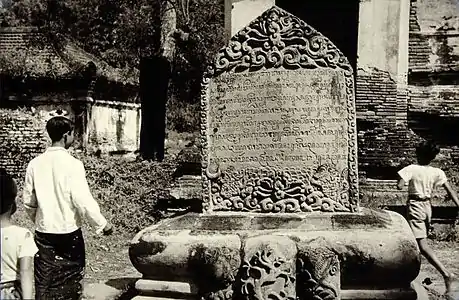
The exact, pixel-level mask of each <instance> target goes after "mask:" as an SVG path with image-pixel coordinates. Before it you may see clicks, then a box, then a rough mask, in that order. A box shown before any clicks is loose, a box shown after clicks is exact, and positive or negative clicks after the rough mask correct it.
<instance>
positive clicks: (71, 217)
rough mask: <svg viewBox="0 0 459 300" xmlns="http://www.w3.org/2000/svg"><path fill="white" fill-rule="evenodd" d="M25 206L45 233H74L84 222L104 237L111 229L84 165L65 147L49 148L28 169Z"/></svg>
mask: <svg viewBox="0 0 459 300" xmlns="http://www.w3.org/2000/svg"><path fill="white" fill-rule="evenodd" d="M23 199H24V206H25V208H26V211H27V212H28V214H29V216H30V217H31V218H32V220H33V221H34V222H35V226H36V230H37V231H39V232H43V233H57V234H59V233H71V232H73V231H75V230H77V229H79V228H81V225H82V218H87V219H88V221H89V222H90V223H91V225H93V226H94V227H95V229H96V233H101V232H102V231H103V229H104V228H105V226H106V225H107V220H106V219H105V218H104V216H102V214H101V212H100V208H99V205H98V204H97V202H96V200H94V198H93V197H92V195H91V192H90V190H89V186H88V183H87V181H86V174H85V169H84V166H83V163H82V162H81V161H79V160H78V159H76V158H75V157H73V156H72V155H70V153H68V151H67V150H66V149H64V148H62V147H49V148H48V149H47V150H46V151H45V152H44V153H43V154H40V155H39V156H37V157H36V158H34V159H32V160H31V161H30V163H29V165H28V166H27V171H26V176H25V184H24V191H23Z"/></svg>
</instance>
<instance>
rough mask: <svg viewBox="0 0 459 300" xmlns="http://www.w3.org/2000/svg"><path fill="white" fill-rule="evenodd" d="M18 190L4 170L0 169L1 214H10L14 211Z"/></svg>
mask: <svg viewBox="0 0 459 300" xmlns="http://www.w3.org/2000/svg"><path fill="white" fill-rule="evenodd" d="M17 193H18V189H17V187H16V182H14V179H13V177H11V176H10V175H9V174H8V173H7V172H6V170H5V169H3V168H0V202H1V209H2V210H1V214H2V215H3V214H4V213H7V212H11V213H12V214H13V213H14V212H15V211H16V196H17Z"/></svg>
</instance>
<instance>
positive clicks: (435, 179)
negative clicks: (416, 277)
mask: <svg viewBox="0 0 459 300" xmlns="http://www.w3.org/2000/svg"><path fill="white" fill-rule="evenodd" d="M438 153H440V148H439V147H438V146H437V145H434V144H433V143H429V142H424V143H421V144H420V145H419V146H418V147H417V148H416V157H417V161H418V163H417V164H412V165H409V166H407V167H405V168H403V169H401V170H400V171H399V172H398V174H399V175H400V180H399V182H398V185H397V187H398V189H399V190H401V189H402V188H403V186H405V184H408V202H407V209H408V215H407V219H408V223H409V225H410V227H411V230H412V231H413V234H414V237H415V238H416V241H417V242H418V245H419V249H420V251H421V253H422V254H423V255H424V256H425V257H426V258H427V260H428V261H429V262H430V263H431V264H432V265H433V266H434V267H435V268H436V269H437V270H438V271H439V272H440V273H441V274H442V275H443V278H444V280H445V286H446V294H449V293H450V292H451V285H452V283H453V281H454V279H455V277H454V274H453V273H451V272H449V271H448V270H447V269H446V268H445V266H444V265H443V264H442V263H441V262H440V261H439V260H438V258H437V256H436V255H435V253H434V252H433V251H432V249H431V248H430V247H429V245H428V243H427V233H428V229H429V227H430V221H431V218H432V206H431V202H430V200H431V197H432V193H433V191H434V189H435V188H436V187H440V186H442V187H443V188H444V189H445V190H446V192H447V193H448V195H449V196H450V197H451V198H452V199H453V201H454V202H455V203H456V205H457V206H458V207H459V200H458V197H457V195H456V193H455V192H454V190H453V189H452V188H451V185H450V184H449V183H448V179H447V178H446V175H445V172H443V171H442V170H441V169H439V168H435V167H432V166H430V165H429V164H430V163H431V161H432V160H434V159H435V157H436V156H437V154H438Z"/></svg>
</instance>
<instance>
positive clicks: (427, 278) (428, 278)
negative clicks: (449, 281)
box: [417, 240, 459, 300]
mask: <svg viewBox="0 0 459 300" xmlns="http://www.w3.org/2000/svg"><path fill="white" fill-rule="evenodd" d="M429 242H430V245H431V246H432V248H433V249H434V251H435V253H436V254H437V256H438V259H439V260H440V261H441V262H442V263H443V264H444V265H445V267H446V268H448V269H449V270H450V271H451V272H453V273H454V274H456V276H459V243H458V242H437V241H432V240H430V241H429ZM417 280H419V282H424V284H423V285H424V287H426V289H427V290H428V291H429V292H430V295H431V297H432V299H443V298H442V297H439V295H443V294H444V292H445V286H444V282H443V278H442V276H441V275H440V273H439V272H437V271H436V270H435V268H434V267H433V266H432V265H431V264H429V262H428V261H427V260H426V259H425V258H422V265H421V272H420V274H419V276H418V278H417ZM430 282H431V283H430ZM427 283H430V284H427ZM454 300H457V299H454Z"/></svg>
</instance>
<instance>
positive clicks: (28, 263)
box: [19, 256, 34, 299]
mask: <svg viewBox="0 0 459 300" xmlns="http://www.w3.org/2000/svg"><path fill="white" fill-rule="evenodd" d="M19 268H20V270H19V274H20V278H21V279H20V281H21V291H22V299H34V297H33V277H34V274H33V256H25V257H21V258H19Z"/></svg>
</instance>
